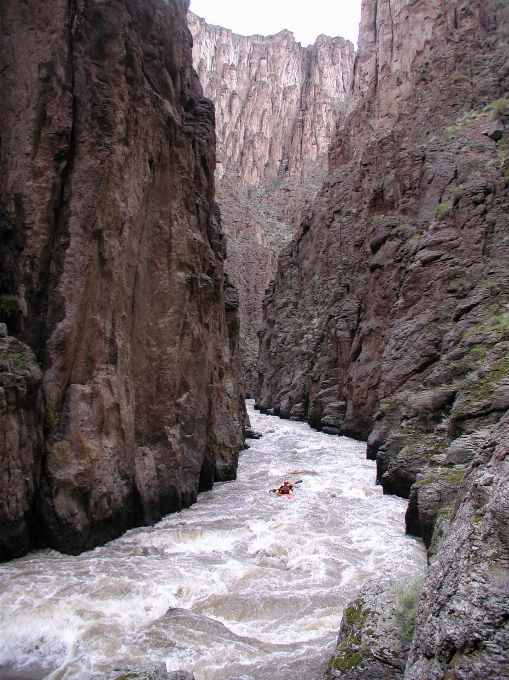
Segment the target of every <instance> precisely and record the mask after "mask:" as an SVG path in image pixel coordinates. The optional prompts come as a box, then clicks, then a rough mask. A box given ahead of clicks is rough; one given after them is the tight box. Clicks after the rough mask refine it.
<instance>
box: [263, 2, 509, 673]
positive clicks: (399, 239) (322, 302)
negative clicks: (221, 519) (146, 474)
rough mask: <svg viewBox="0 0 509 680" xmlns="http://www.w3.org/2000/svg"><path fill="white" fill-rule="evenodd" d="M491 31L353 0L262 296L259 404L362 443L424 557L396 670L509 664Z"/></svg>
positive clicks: (496, 67)
mask: <svg viewBox="0 0 509 680" xmlns="http://www.w3.org/2000/svg"><path fill="white" fill-rule="evenodd" d="M508 34H509V7H508V6H506V3H505V2H499V1H497V0H490V1H489V2H480V1H476V0H474V1H473V2H466V1H464V0H448V1H443V0H419V1H417V2H407V1H404V0H378V1H375V0H364V2H363V10H362V23H361V34H360V41H359V52H358V55H357V58H356V62H355V74H354V84H353V96H352V98H351V100H350V101H349V102H348V106H347V112H346V116H345V117H344V118H342V121H341V123H340V125H339V128H338V131H337V133H336V134H335V137H334V140H333V142H332V146H331V152H330V156H329V163H330V165H329V168H330V170H329V174H328V177H327V179H326V181H325V182H324V185H323V187H322V189H321V191H320V192H319V194H318V196H317V199H316V201H315V202H314V203H313V205H311V206H309V207H308V208H306V209H305V210H304V212H303V218H302V220H301V224H300V227H299V229H298V233H297V234H296V236H295V237H294V239H293V240H292V242H291V243H290V244H289V245H288V246H287V247H286V248H285V249H284V250H283V252H282V254H281V256H280V258H279V264H278V270H277V275H276V278H275V281H274V282H273V284H271V285H270V286H269V290H268V293H267V295H266V297H265V300H264V329H263V331H262V333H261V346H260V357H259V364H258V370H259V372H260V383H259V386H258V393H257V406H258V407H259V408H260V409H261V410H263V411H266V412H269V413H274V414H275V415H279V416H280V417H283V418H295V419H305V420H307V421H308V422H309V423H310V424H311V425H313V426H314V427H317V428H319V429H322V430H324V431H325V432H328V433H330V434H347V435H352V436H355V437H358V438H361V439H364V440H367V442H368V455H369V457H371V458H373V459H376V461H377V474H378V480H379V481H380V483H381V484H382V486H383V489H384V491H385V492H386V493H393V494H398V495H400V496H403V497H405V498H408V499H409V505H408V511H407V515H406V527H407V531H408V532H409V533H411V534H414V535H420V536H422V537H423V539H424V541H425V544H426V546H427V547H428V550H429V554H430V559H432V560H435V561H434V562H433V564H432V566H431V567H430V571H429V574H428V577H427V578H426V580H425V584H424V588H423V591H422V596H421V600H420V606H419V612H418V618H417V625H416V634H415V637H414V640H413V645H412V647H411V650H410V657H409V661H408V663H407V666H406V670H404V669H403V671H401V674H400V676H399V677H403V674H404V677H405V678H407V680H424V678H426V679H427V680H430V678H433V679H435V678H436V679H440V680H442V679H443V678H468V679H469V680H471V679H472V678H479V679H481V678H486V677H493V678H495V677H497V678H498V677H506V676H507V668H508V663H509V660H508V658H507V652H506V650H507V648H508V641H509V633H508V628H507V621H506V619H504V618H503V616H502V610H504V609H505V611H507V607H508V605H509V601H508V591H507V565H508V564H509V561H508V560H509V543H508V536H507V531H506V529H505V525H506V522H507V507H506V506H507V503H505V501H502V498H503V495H504V493H506V492H507V488H508V486H509V477H508V475H507V470H506V467H507V465H506V460H507V458H506V456H507V455H508V454H509V449H508V448H507V441H508V438H509V429H508V408H509V364H508V361H507V356H508V354H507V350H508V348H509V316H508V310H509V236H508V234H509V221H508V210H507V207H508V205H509V174H508V168H509V156H508V151H507V149H508V144H509V132H508V128H507V123H508V121H509V44H508V41H507V35H508ZM345 645H346V642H345ZM344 649H346V647H345V646H343V651H344ZM350 651H352V650H350ZM358 651H359V650H355V649H354V650H353V651H352V653H353V652H355V654H357V652H358ZM342 653H343V652H342V651H341V647H340V648H338V657H337V668H338V669H341V668H342V667H343V666H342V665H341V664H342V663H343V661H344V662H345V663H347V662H349V661H350V662H351V661H352V657H351V656H350V657H349V658H346V657H345V658H344V659H343V661H342V658H343V657H341V654H342ZM345 653H346V652H345ZM356 658H358V659H359V664H360V663H361V656H358V657H356ZM354 665H355V664H354ZM403 665H404V664H403ZM385 670H386V671H387V673H389V671H390V672H392V669H390V668H389V666H387V665H386V667H385ZM361 672H362V671H361V669H360V666H359V667H356V668H354V669H352V670H351V673H350V674H348V673H346V672H345V673H344V674H343V675H340V676H337V675H336V676H334V677H344V678H358V677H363V676H362V675H359V673H361ZM384 672H385V671H384ZM356 673H357V674H356ZM376 673H378V675H376V674H375V675H373V676H369V675H366V677H384V676H383V675H382V674H381V673H382V671H381V670H380V668H379V669H378V670H377V671H376Z"/></svg>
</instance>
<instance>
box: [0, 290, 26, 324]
mask: <svg viewBox="0 0 509 680" xmlns="http://www.w3.org/2000/svg"><path fill="white" fill-rule="evenodd" d="M20 316H21V306H20V304H19V300H18V298H17V297H16V296H15V295H0V322H3V323H6V324H7V326H10V327H12V326H17V324H18V321H19V317H20Z"/></svg>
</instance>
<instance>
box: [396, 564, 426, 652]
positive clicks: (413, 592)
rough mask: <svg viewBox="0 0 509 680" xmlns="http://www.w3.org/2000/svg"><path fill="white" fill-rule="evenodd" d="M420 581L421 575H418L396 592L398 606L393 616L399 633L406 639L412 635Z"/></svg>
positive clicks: (420, 587)
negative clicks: (396, 621)
mask: <svg viewBox="0 0 509 680" xmlns="http://www.w3.org/2000/svg"><path fill="white" fill-rule="evenodd" d="M422 581H423V579H422V577H419V578H418V579H416V580H415V581H413V582H412V583H410V585H408V586H403V587H401V589H400V590H399V593H398V608H397V609H396V610H395V612H394V616H395V617H396V619H397V620H398V621H399V625H400V628H401V635H402V637H404V638H405V639H406V640H411V639H412V638H413V636H414V629H415V619H416V617H417V607H418V604H419V596H420V594H421V589H422Z"/></svg>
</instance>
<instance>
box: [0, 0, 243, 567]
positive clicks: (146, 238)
mask: <svg viewBox="0 0 509 680" xmlns="http://www.w3.org/2000/svg"><path fill="white" fill-rule="evenodd" d="M186 11H187V4H186V2H185V1H184V0H154V1H151V2H147V1H146V0H125V1H122V2H120V1H119V0H112V1H111V2H107V3H104V2H95V1H94V0H83V1H80V2H76V3H68V2H66V1H64V0H57V2H53V3H43V2H40V1H39V0H27V1H26V2H17V1H14V0H12V1H11V0H7V1H6V2H3V3H2V6H1V8H0V20H1V38H0V40H1V43H0V55H1V56H0V59H1V64H2V68H1V71H0V79H1V91H2V97H1V98H0V99H1V101H0V125H1V127H0V134H1V139H2V144H1V151H0V177H1V180H0V192H1V195H0V231H1V236H2V239H1V246H0V260H1V262H2V269H1V273H0V296H1V297H0V313H1V314H2V320H4V321H7V323H8V327H9V333H10V335H9V336H8V337H2V338H0V352H1V356H0V360H1V367H0V371H1V372H0V445H1V448H2V455H1V457H0V558H1V559H8V558H11V557H16V556H18V555H21V554H23V553H24V552H26V551H27V550H30V549H32V548H33V547H41V546H49V547H52V548H55V549H57V550H61V551H64V552H70V553H76V552H79V551H81V550H84V549H88V548H92V547H94V546H95V545H98V544H101V543H104V542H105V541H107V540H109V539H112V538H115V537H116V536H118V535H120V534H121V533H122V532H123V531H125V530H126V529H128V528H129V527H132V526H134V525H142V524H151V523H154V522H155V521H157V520H158V519H160V518H161V516H162V515H164V514H166V513H168V512H172V511H175V510H179V509H180V508H182V507H185V506H188V505H190V504H191V503H192V502H194V501H195V499H196V496H197V493H198V491H199V490H202V489H208V488H210V487H211V485H212V483H213V481H214V480H225V479H232V478H233V477H234V476H235V472H236V465H237V455H238V451H239V448H240V447H241V446H242V443H243V435H242V428H243V425H244V414H245V411H244V408H245V407H244V403H243V394H242V391H241V389H240V386H239V373H240V371H241V366H240V364H239V354H238V318H237V309H238V294H237V292H236V290H235V289H234V288H233V287H232V286H231V284H229V282H228V280H227V279H226V278H225V272H224V259H225V255H226V239H225V236H224V234H223V232H222V231H221V224H220V217H219V212H218V209H217V207H216V206H215V203H214V192H215V186H214V170H215V132H214V109H213V104H212V103H211V102H210V101H209V100H208V99H205V98H204V97H203V94H202V89H201V86H200V84H199V82H198V79H197V77H196V74H195V73H194V71H193V68H192V61H191V36H190V33H189V30H188V27H187V23H186ZM13 334H14V335H16V337H17V339H15V338H13V337H12V335H13ZM2 335H3V336H5V332H4V331H3V332H2ZM29 348H31V349H29Z"/></svg>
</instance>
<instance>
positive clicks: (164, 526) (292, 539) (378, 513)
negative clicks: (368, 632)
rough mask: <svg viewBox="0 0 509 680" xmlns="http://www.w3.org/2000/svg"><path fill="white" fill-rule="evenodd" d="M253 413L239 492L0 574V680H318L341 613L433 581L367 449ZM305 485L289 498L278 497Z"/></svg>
mask: <svg viewBox="0 0 509 680" xmlns="http://www.w3.org/2000/svg"><path fill="white" fill-rule="evenodd" d="M248 409H249V415H250V418H251V422H252V426H253V428H254V429H255V430H258V431H260V432H262V434H263V437H262V438H261V439H259V440H249V443H250V448H249V449H248V450H246V451H244V452H242V454H241V457H240V463H239V473H238V479H237V480H236V481H235V482H230V483H224V484H217V485H215V486H214V488H213V489H212V490H211V491H209V492H206V493H203V494H201V495H200V496H199V499H198V502H197V503H196V504H195V505H194V506H192V507H191V508H189V509H187V510H183V511H182V512H180V513H177V514H174V515H169V516H168V517H166V518H164V519H163V520H162V521H161V522H159V524H157V525H156V526H155V527H144V528H140V529H133V530H131V531H129V532H128V533H127V534H125V535H124V536H122V537H121V538H119V539H117V540H115V541H112V542H111V543H109V544H107V545H105V546H103V547H101V548H97V549H95V550H93V551H90V552H88V553H84V554H83V555H80V556H78V557H70V556H66V555H60V554H58V553H56V552H53V551H50V550H43V551H38V552H34V553H32V554H30V555H28V556H26V557H24V558H21V559H19V560H15V561H13V562H11V563H8V564H4V565H1V566H0V679H1V678H12V679H14V678H18V679H22V678H23V679H24V680H39V679H41V680H42V678H49V679H50V680H57V679H58V680H75V679H77V678H80V679H81V680H83V678H87V677H88V678H92V677H94V675H95V676H96V677H100V676H101V673H102V672H103V671H104V670H106V669H110V668H113V667H125V666H126V665H135V664H136V663H140V662H143V661H148V660H150V661H164V662H165V663H166V665H167V668H168V670H177V669H179V668H184V669H188V670H192V671H193V672H194V673H195V676H196V680H233V679H242V680H269V679H270V680H272V679H273V678H274V673H275V671H277V672H278V673H283V674H284V673H286V672H288V673H291V677H292V678H293V679H294V680H319V678H320V677H321V675H322V673H323V670H324V668H325V666H326V664H327V659H328V657H329V656H330V654H331V652H332V649H333V647H334V643H335V640H336V637H337V630H338V628H339V625H340V622H341V614H342V610H343V608H344V606H345V605H346V604H347V603H348V601H349V600H351V599H352V598H353V597H355V595H356V593H357V592H358V591H359V589H360V588H361V587H362V586H363V585H364V584H365V583H366V582H367V581H369V580H370V579H380V578H384V577H387V576H389V575H391V576H394V577H400V578H401V579H404V580H408V579H412V578H414V577H415V576H417V575H418V574H419V573H422V572H423V571H424V569H425V562H426V557H425V551H424V547H423V545H422V542H421V541H418V540H416V539H412V538H409V537H407V536H405V535H404V513H405V509H406V501H404V500H402V499H400V498H395V497H391V496H383V495H382V490H381V488H380V487H376V486H375V483H374V482H375V465H374V463H373V462H372V461H368V460H366V457H365V451H366V447H365V444H362V443H360V442H357V441H354V440H352V439H348V438H345V437H332V436H328V435H326V434H323V433H320V432H316V431H314V430H312V429H310V428H309V427H308V425H307V424H306V423H300V422H298V423H296V422H290V421H284V420H279V419H278V418H274V417H270V416H265V415H262V414H260V413H257V412H256V411H254V410H253V402H252V401H248ZM288 478H289V479H297V478H299V479H302V480H303V482H302V484H300V485H299V486H298V488H297V491H296V493H295V495H294V498H293V499H291V500H288V499H285V498H278V497H277V496H276V494H273V493H270V492H269V490H270V489H271V488H274V487H275V486H277V485H279V484H280V483H281V482H282V481H283V480H284V479H288Z"/></svg>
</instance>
